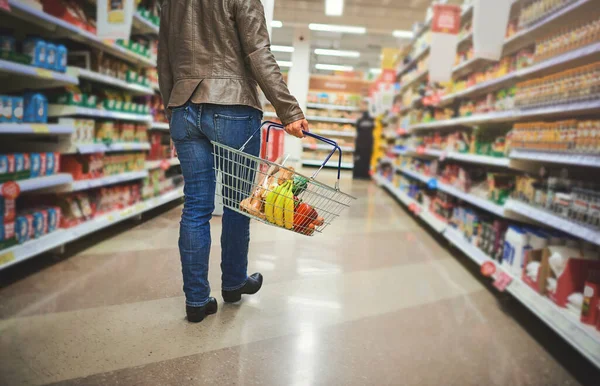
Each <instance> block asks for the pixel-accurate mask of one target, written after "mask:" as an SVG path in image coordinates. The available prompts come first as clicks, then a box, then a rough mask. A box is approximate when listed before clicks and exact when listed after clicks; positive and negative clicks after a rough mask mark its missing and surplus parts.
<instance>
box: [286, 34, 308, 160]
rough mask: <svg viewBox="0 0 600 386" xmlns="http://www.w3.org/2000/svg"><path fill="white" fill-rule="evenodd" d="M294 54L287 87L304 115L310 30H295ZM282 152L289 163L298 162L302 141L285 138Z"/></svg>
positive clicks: (300, 155) (289, 137) (300, 156)
mask: <svg viewBox="0 0 600 386" xmlns="http://www.w3.org/2000/svg"><path fill="white" fill-rule="evenodd" d="M293 45H294V53H293V54H292V64H293V65H292V68H291V69H290V72H289V74H288V80H287V82H288V87H289V89H290V92H291V93H292V95H293V96H295V97H296V99H298V103H299V104H300V107H301V108H302V111H304V112H305V113H306V100H307V97H308V85H309V81H310V30H309V29H308V28H296V30H295V31H294V43H293ZM284 152H285V154H289V155H290V161H294V162H299V161H300V160H301V158H302V141H300V140H298V138H296V137H292V136H290V135H286V136H285V142H284Z"/></svg>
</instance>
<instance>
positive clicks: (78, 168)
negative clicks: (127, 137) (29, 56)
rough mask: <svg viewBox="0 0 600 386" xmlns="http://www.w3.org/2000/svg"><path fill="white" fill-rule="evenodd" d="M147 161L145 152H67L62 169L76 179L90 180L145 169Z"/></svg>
mask: <svg viewBox="0 0 600 386" xmlns="http://www.w3.org/2000/svg"><path fill="white" fill-rule="evenodd" d="M145 162H146V155H145V154H144V153H122V154H121V153H119V154H112V155H102V154H77V155H72V154H66V155H63V158H62V170H63V172H66V173H70V174H71V175H72V176H73V179H74V180H89V179H95V178H101V177H104V176H111V175H118V174H123V173H127V172H134V171H140V170H144V167H145Z"/></svg>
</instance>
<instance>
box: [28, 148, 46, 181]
mask: <svg viewBox="0 0 600 386" xmlns="http://www.w3.org/2000/svg"><path fill="white" fill-rule="evenodd" d="M30 158H31V178H35V177H42V176H45V175H46V167H47V166H48V163H47V162H48V161H47V159H46V153H31V155H30Z"/></svg>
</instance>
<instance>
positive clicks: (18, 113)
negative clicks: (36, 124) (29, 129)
mask: <svg viewBox="0 0 600 386" xmlns="http://www.w3.org/2000/svg"><path fill="white" fill-rule="evenodd" d="M23 110H24V109H23V98H22V97H12V118H11V122H16V123H21V122H23Z"/></svg>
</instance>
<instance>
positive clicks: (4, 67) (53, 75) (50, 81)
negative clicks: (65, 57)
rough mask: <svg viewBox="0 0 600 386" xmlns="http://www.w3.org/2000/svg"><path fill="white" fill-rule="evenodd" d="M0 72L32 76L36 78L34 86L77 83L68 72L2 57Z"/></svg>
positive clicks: (56, 85) (75, 78)
mask: <svg viewBox="0 0 600 386" xmlns="http://www.w3.org/2000/svg"><path fill="white" fill-rule="evenodd" d="M0 73H6V74H10V75H18V76H24V77H28V78H33V79H35V80H36V86H37V87H36V88H41V87H58V86H65V85H73V84H79V80H78V79H77V77H75V76H72V75H69V74H65V73H62V72H57V71H51V70H47V69H45V68H39V67H35V66H30V65H26V64H20V63H15V62H11V61H8V60H2V59H0ZM32 85H34V83H32V84H27V86H28V88H29V87H30V86H32Z"/></svg>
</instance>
